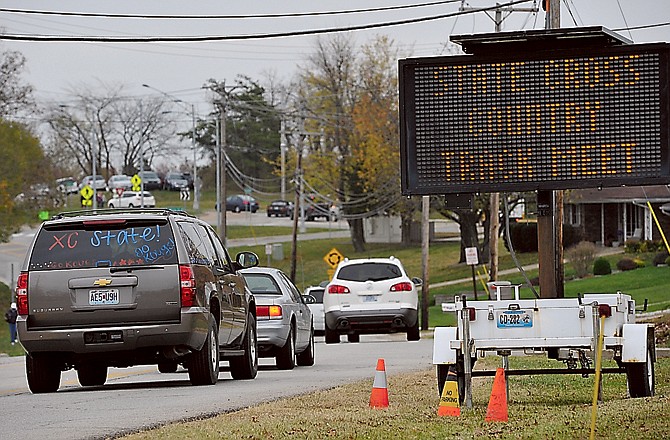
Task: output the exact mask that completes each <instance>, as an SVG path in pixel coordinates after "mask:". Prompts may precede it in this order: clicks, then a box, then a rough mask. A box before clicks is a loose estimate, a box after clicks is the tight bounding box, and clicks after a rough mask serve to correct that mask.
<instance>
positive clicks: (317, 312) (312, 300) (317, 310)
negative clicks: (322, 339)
mask: <svg viewBox="0 0 670 440" xmlns="http://www.w3.org/2000/svg"><path fill="white" fill-rule="evenodd" d="M327 284H328V281H325V282H323V283H321V285H319V286H309V287H308V288H306V289H305V292H304V293H303V294H302V298H303V300H304V301H305V303H306V304H307V307H309V310H310V311H311V312H312V319H313V320H314V334H315V335H319V336H320V335H324V334H325V333H326V315H325V314H324V312H323V294H324V292H325V291H326V285H327Z"/></svg>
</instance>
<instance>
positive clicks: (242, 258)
mask: <svg viewBox="0 0 670 440" xmlns="http://www.w3.org/2000/svg"><path fill="white" fill-rule="evenodd" d="M235 261H236V262H237V264H238V265H239V266H240V267H241V268H242V269H246V268H249V267H255V266H258V262H259V260H258V255H256V254H254V253H253V252H247V251H245V252H240V253H239V254H237V256H236V257H235Z"/></svg>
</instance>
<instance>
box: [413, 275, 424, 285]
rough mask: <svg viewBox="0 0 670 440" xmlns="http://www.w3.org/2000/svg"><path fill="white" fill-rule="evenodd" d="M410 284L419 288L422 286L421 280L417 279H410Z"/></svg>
mask: <svg viewBox="0 0 670 440" xmlns="http://www.w3.org/2000/svg"><path fill="white" fill-rule="evenodd" d="M412 282H413V283H414V285H415V286H420V285H422V284H423V280H422V279H421V278H417V277H414V278H412Z"/></svg>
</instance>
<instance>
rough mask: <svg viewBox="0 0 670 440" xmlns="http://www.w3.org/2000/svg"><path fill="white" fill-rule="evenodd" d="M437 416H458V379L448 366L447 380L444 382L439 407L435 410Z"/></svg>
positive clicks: (453, 370)
mask: <svg viewBox="0 0 670 440" xmlns="http://www.w3.org/2000/svg"><path fill="white" fill-rule="evenodd" d="M437 415H438V416H460V415H461V407H460V405H459V399H458V378H457V376H456V370H455V368H454V367H453V366H452V365H450V366H449V372H448V373H447V380H446V382H444V388H443V389H442V397H440V406H439V408H438V409H437Z"/></svg>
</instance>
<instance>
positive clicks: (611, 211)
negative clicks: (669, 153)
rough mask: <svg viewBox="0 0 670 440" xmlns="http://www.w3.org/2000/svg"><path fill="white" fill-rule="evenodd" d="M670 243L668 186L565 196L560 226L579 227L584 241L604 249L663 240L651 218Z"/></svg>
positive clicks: (576, 192) (574, 192)
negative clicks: (627, 243)
mask: <svg viewBox="0 0 670 440" xmlns="http://www.w3.org/2000/svg"><path fill="white" fill-rule="evenodd" d="M647 202H649V203H651V206H652V209H653V214H655V216H656V218H657V219H658V222H659V223H660V225H661V228H662V229H663V233H664V234H665V235H666V238H668V239H670V186H666V185H652V186H644V187H642V186H638V187H615V188H602V189H575V190H569V191H566V192H565V198H564V207H563V214H564V215H563V222H564V223H565V224H571V225H573V226H581V227H582V228H583V231H584V239H585V240H587V241H592V242H594V243H598V244H604V245H605V246H612V245H623V243H625V242H626V240H629V239H631V238H633V239H639V240H662V236H661V234H660V232H659V230H658V227H657V226H656V221H655V220H654V215H653V214H652V212H651V211H650V210H649V207H648V204H647Z"/></svg>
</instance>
